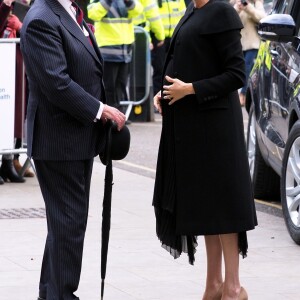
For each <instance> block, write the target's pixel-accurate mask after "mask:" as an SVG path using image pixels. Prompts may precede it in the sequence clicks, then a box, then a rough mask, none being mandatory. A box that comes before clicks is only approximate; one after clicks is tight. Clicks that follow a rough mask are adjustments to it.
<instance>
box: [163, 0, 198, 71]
mask: <svg viewBox="0 0 300 300" xmlns="http://www.w3.org/2000/svg"><path fill="white" fill-rule="evenodd" d="M193 13H194V5H193V3H191V4H190V5H189V6H188V8H187V10H186V12H185V14H184V16H183V17H182V18H181V19H180V21H179V22H178V24H177V26H176V28H175V30H174V32H173V35H172V38H171V42H170V47H169V50H168V53H167V57H166V61H165V64H164V69H163V74H164V73H165V70H166V67H167V65H168V62H169V57H170V50H171V49H173V47H174V46H173V44H174V41H175V40H176V35H177V33H178V32H179V30H180V28H181V26H182V25H183V24H184V23H185V22H186V21H187V20H188V19H189V17H190V16H191V15H192V14H193ZM171 51H172V52H173V50H171Z"/></svg>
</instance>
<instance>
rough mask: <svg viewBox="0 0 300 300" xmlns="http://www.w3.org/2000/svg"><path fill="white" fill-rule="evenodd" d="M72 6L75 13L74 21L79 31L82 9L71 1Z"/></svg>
mask: <svg viewBox="0 0 300 300" xmlns="http://www.w3.org/2000/svg"><path fill="white" fill-rule="evenodd" d="M72 6H73V7H74V9H75V11H76V20H77V23H78V24H79V26H80V27H81V29H83V11H82V9H81V8H80V7H79V6H78V4H77V3H76V2H74V1H72Z"/></svg>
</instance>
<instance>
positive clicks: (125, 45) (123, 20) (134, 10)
mask: <svg viewBox="0 0 300 300" xmlns="http://www.w3.org/2000/svg"><path fill="white" fill-rule="evenodd" d="M93 1H94V0H92V2H91V3H90V4H89V5H88V7H87V10H88V17H89V18H90V19H91V20H93V21H94V22H95V23H94V25H95V37H96V40H97V44H98V46H99V48H100V52H101V54H102V56H103V59H104V60H105V61H113V62H130V61H131V56H132V44H133V42H134V24H133V22H132V18H134V17H136V16H138V15H140V14H141V13H142V11H143V6H142V4H141V3H140V2H139V1H136V0H128V1H124V0H114V1H111V0H100V1H98V0H96V2H93Z"/></svg>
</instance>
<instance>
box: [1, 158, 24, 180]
mask: <svg viewBox="0 0 300 300" xmlns="http://www.w3.org/2000/svg"><path fill="white" fill-rule="evenodd" d="M0 176H1V177H2V178H3V180H4V181H5V182H7V179H9V181H10V182H18V183H22V182H25V179H24V178H23V177H22V176H20V175H19V174H18V173H17V171H16V170H15V168H14V165H13V160H12V159H5V158H4V157H2V165H1V168H0Z"/></svg>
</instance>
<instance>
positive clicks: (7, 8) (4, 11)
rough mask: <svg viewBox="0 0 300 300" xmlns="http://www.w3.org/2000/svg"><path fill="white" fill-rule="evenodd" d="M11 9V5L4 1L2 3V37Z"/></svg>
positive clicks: (0, 26)
mask: <svg viewBox="0 0 300 300" xmlns="http://www.w3.org/2000/svg"><path fill="white" fill-rule="evenodd" d="M10 10H11V7H10V6H7V5H6V4H5V3H4V2H2V3H1V4H0V37H1V35H2V32H3V31H4V28H5V26H6V22H7V17H8V15H9V13H10Z"/></svg>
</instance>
